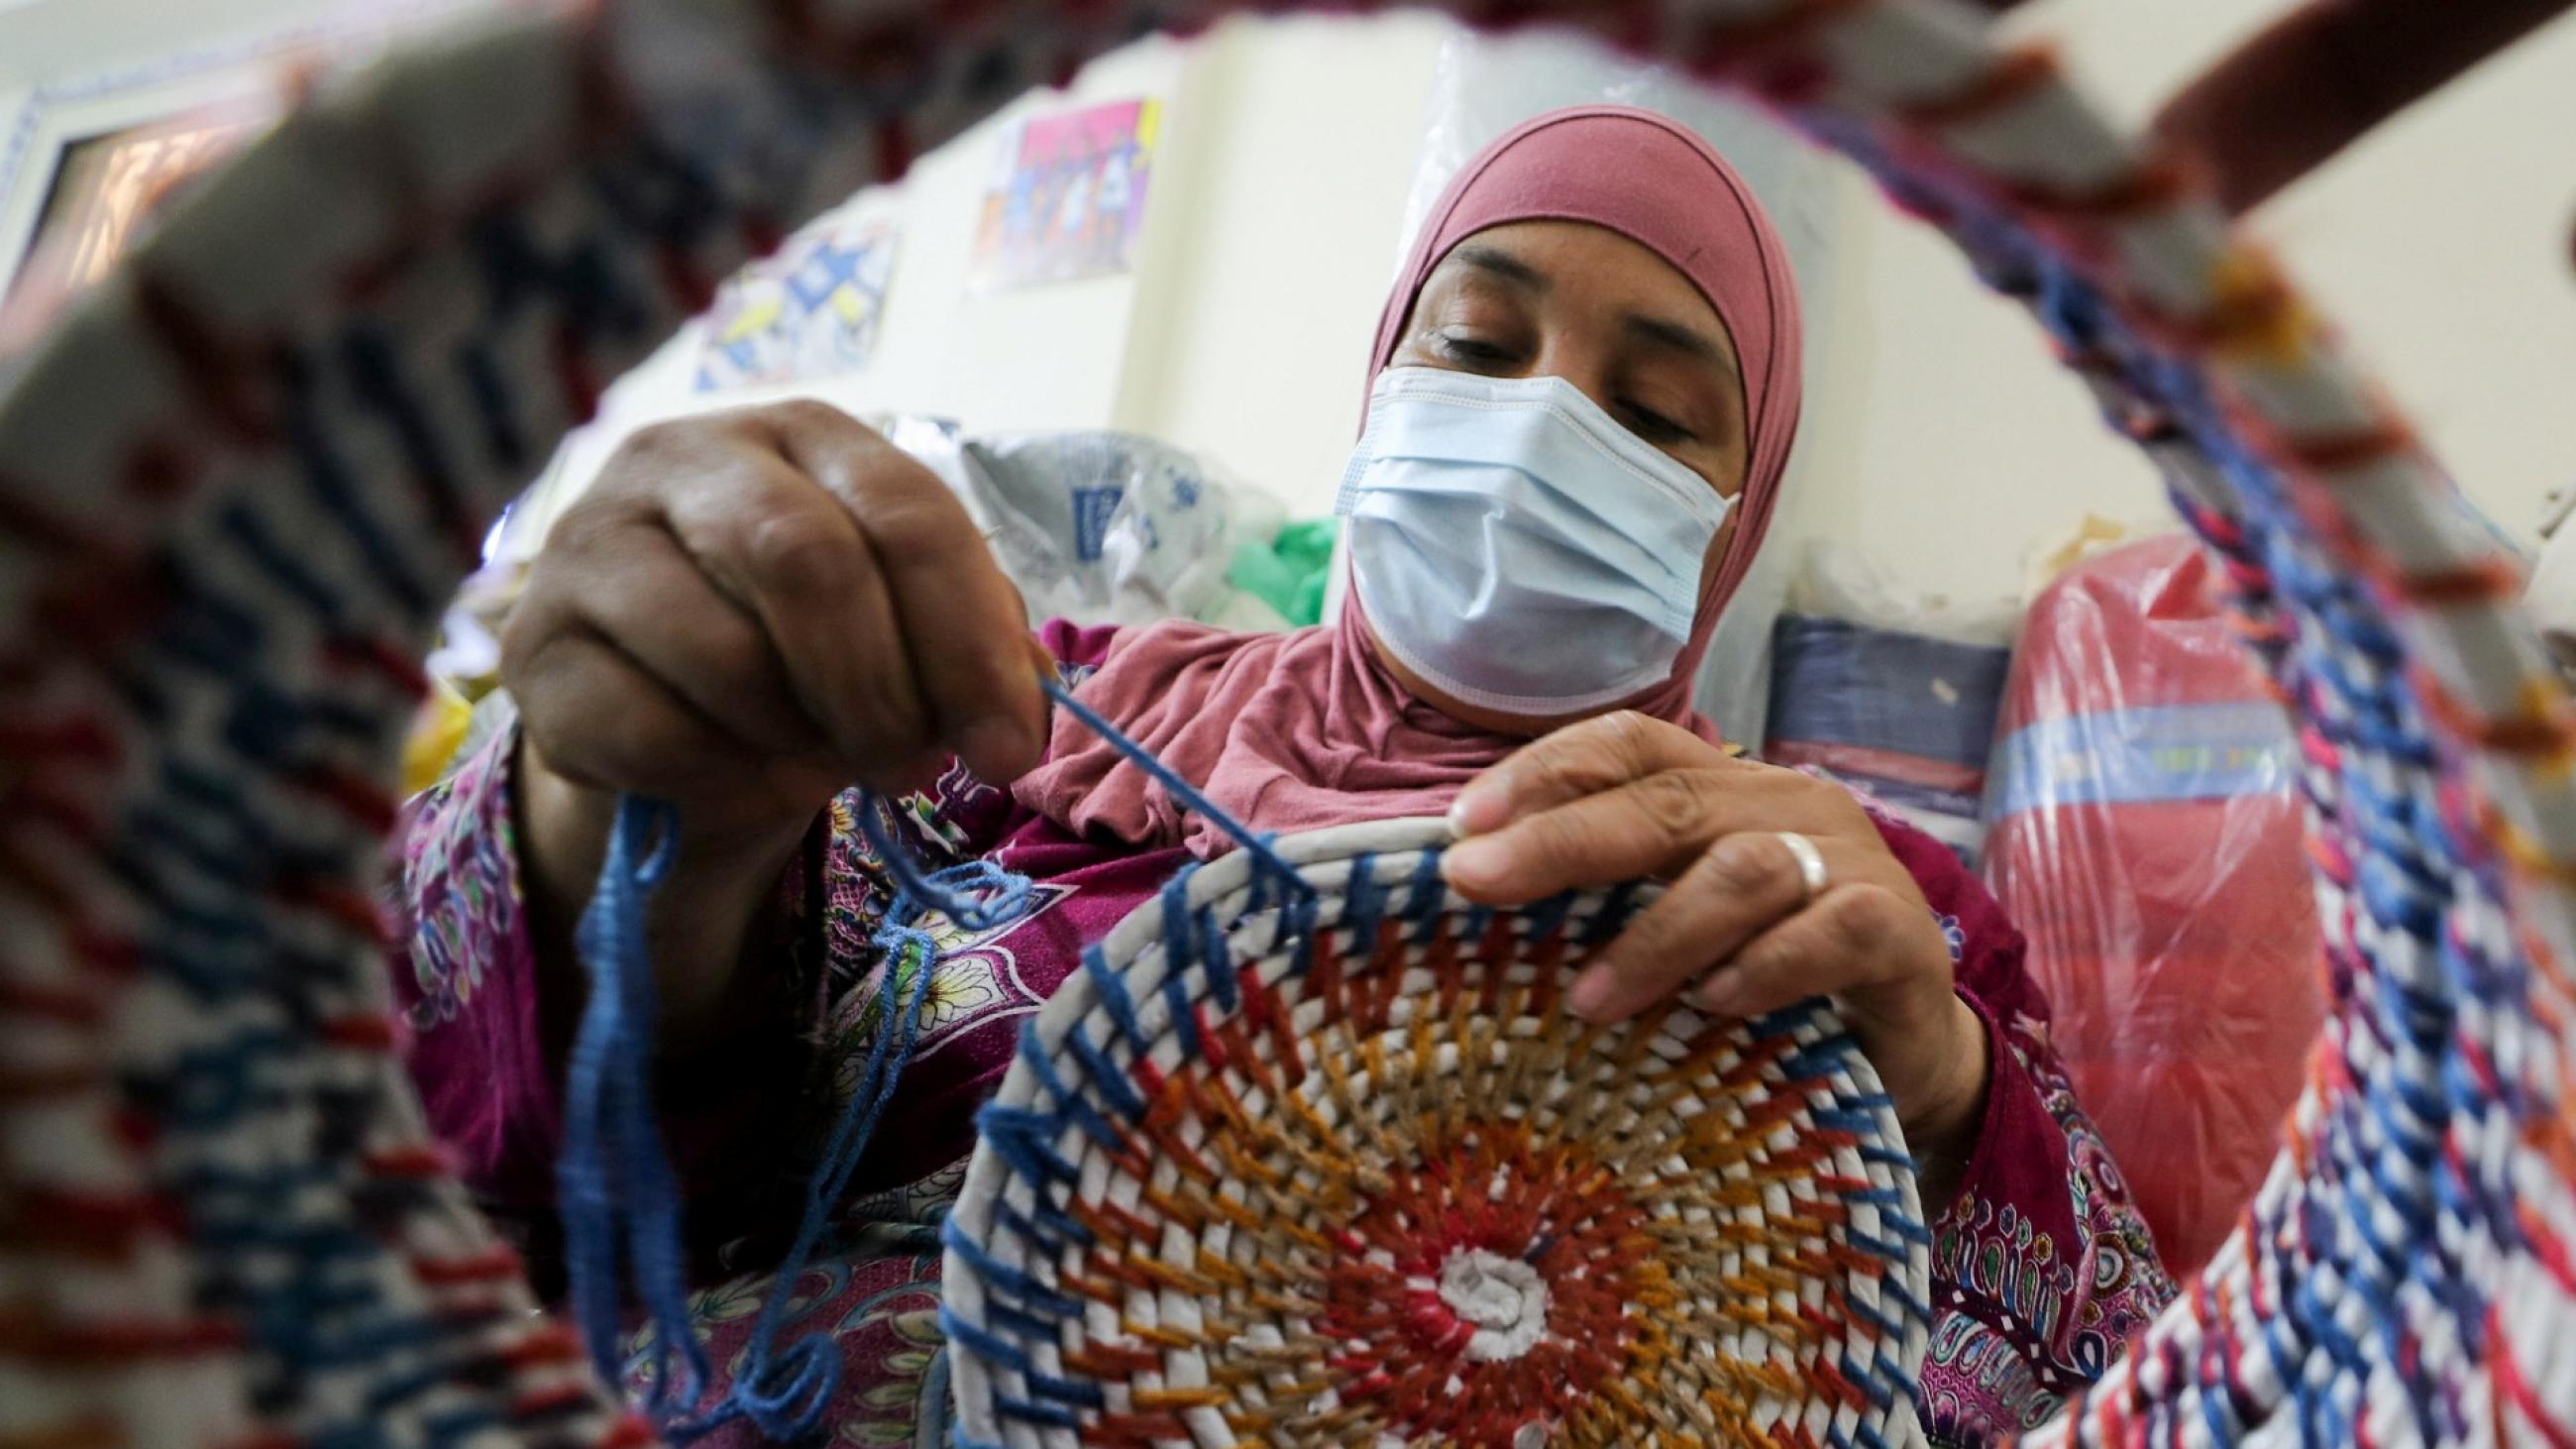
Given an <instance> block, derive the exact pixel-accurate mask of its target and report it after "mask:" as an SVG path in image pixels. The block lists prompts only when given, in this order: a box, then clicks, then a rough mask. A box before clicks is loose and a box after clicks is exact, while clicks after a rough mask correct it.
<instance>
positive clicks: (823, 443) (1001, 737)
mask: <svg viewBox="0 0 2576 1449" xmlns="http://www.w3.org/2000/svg"><path fill="white" fill-rule="evenodd" d="M780 436H781V439H782V441H783V443H784V445H785V447H786V451H787V455H788V458H789V460H790V461H791V462H793V463H794V464H796V465H797V466H798V467H800V468H801V469H803V470H804V472H805V473H806V474H807V475H808V476H810V477H812V478H814V479H815V480H816V481H818V482H820V483H821V484H823V486H824V487H825V488H826V489H828V490H830V491H831V492H832V493H833V494H835V495H836V496H838V497H840V498H841V499H842V500H843V501H844V502H845V503H847V504H848V505H849V507H850V509H851V511H852V512H853V513H854V514H855V515H856V516H857V517H858V518H859V520H860V522H861V527H862V530H863V531H864V532H865V533H866V534H867V537H868V541H869V543H870V545H871V546H872V547H873V548H874V549H875V550H876V555H877V558H878V560H879V561H880V563H881V565H882V566H883V568H884V570H885V575H886V584H887V589H888V592H889V593H890V594H891V595H892V597H893V599H894V604H895V611H896V614H897V617H898V619H899V622H900V624H901V626H902V629H903V638H904V640H905V642H906V644H907V646H908V651H907V652H908V655H909V658H910V662H911V666H912V672H913V677H914V680H915V682H916V683H917V685H918V686H919V689H920V693H921V697H922V701H923V704H924V705H925V707H926V708H927V709H928V711H929V713H930V716H931V719H932V723H933V731H934V734H935V736H936V738H938V739H939V740H940V741H942V742H944V743H947V744H949V745H950V746H951V747H953V748H954V749H955V750H956V751H957V753H958V755H959V757H960V758H962V759H963V760H964V761H965V762H966V767H967V768H968V769H970V770H972V771H974V772H975V773H976V774H977V775H978V776H979V777H981V778H984V779H987V780H996V781H1006V780H1011V779H1016V778H1018V777H1019V776H1020V775H1021V774H1023V773H1025V772H1026V771H1027V770H1028V769H1029V768H1030V767H1032V766H1034V765H1035V764H1036V763H1037V762H1038V756H1039V752H1040V751H1041V750H1042V749H1043V748H1044V745H1045V738H1046V737H1045V728H1046V703H1045V698H1044V696H1043V695H1042V694H1041V692H1040V690H1039V688H1038V676H1037V675H1036V674H1035V673H1034V672H1032V671H1031V670H1030V669H1029V667H1028V642H1027V641H1028V616H1027V613H1026V606H1025V605H1024V604H1022V602H1021V601H1020V594H1019V591H1018V590H1017V589H1016V588H1014V587H1012V585H1011V582H1010V580H1009V579H1007V578H1006V577H1004V576H1003V573H1002V570H1001V568H1000V566H999V565H997V564H996V563H994V561H993V551H992V549H991V548H990V547H989V546H987V545H986V544H985V542H984V535H983V532H982V530H980V529H978V528H976V526H975V521H974V519H973V518H971V517H970V516H968V514H967V512H966V509H965V506H964V505H963V504H962V503H960V502H959V501H958V499H957V495H956V494H955V493H953V492H951V491H950V490H949V488H948V485H947V484H945V483H942V482H941V481H940V480H939V478H938V476H937V475H936V474H934V473H932V472H931V471H930V470H929V469H928V468H925V467H923V466H922V465H921V464H920V463H919V462H918V461H916V460H915V459H913V458H912V457H911V456H910V455H908V454H906V453H904V452H903V451H902V450H901V449H899V448H896V447H895V446H894V445H893V444H891V443H889V442H887V441H886V440H885V439H884V438H882V437H880V436H878V435H877V434H876V433H874V432H872V431H870V430H869V429H867V428H865V427H861V426H860V425H858V424H857V423H856V422H855V421H852V420H851V419H849V418H846V417H843V416H841V415H839V414H837V413H832V412H830V411H829V410H828V409H826V410H824V411H823V413H821V414H819V415H812V414H790V415H787V417H786V418H785V419H784V421H783V422H782V424H781V434H780Z"/></svg>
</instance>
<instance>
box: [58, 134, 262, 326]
mask: <svg viewBox="0 0 2576 1449" xmlns="http://www.w3.org/2000/svg"><path fill="white" fill-rule="evenodd" d="M275 116H276V106H275V105H274V104H273V103H269V102H266V101H262V102H257V103H253V102H243V103H239V104H234V105H227V106H223V107H219V108H213V109H208V110H203V111H194V112H190V113H188V114H186V115H183V116H176V117H172V118H170V119H168V120H163V121H155V122H152V123H150V124H148V125H141V126H130V127H127V128H125V129H123V130H117V131H109V132H106V133H103V134H100V135H95V136H87V137H83V138H82V139H80V140H77V141H74V142H72V143H70V144H69V145H67V146H64V147H63V148H62V151H61V153H60V154H59V156H58V157H57V159H56V161H55V163H54V173H53V176H52V177H51V179H50V180H48V181H47V183H46V186H45V200H44V205H43V208H42V209H41V211H40V212H39V213H38V216H37V221H36V230H35V233H34V235H33V236H32V237H31V238H30V240H29V242H28V246H27V252H26V262H25V264H24V265H22V266H21V267H20V268H19V270H18V274H17V276H16V277H15V278H13V279H12V282H11V288H10V290H11V293H12V295H13V296H17V295H20V294H25V295H28V296H30V297H32V296H34V295H36V294H39V293H42V294H47V295H49V296H52V297H60V296H65V295H68V294H71V293H75V292H79V291H82V290H85V289H86V288H87V287H88V286H89V285H90V284H91V283H93V282H95V281H97V280H98V279H99V278H101V277H104V276H106V275H107V273H108V269H109V268H111V267H113V266H115V265H116V262H117V259H118V258H119V257H122V256H124V255H125V253H126V252H127V251H128V250H129V249H131V248H132V247H133V245H134V243H135V242H136V241H137V240H138V239H139V238H140V237H141V235H142V233H143V230H144V228H145V226H146V225H147V224H148V223H149V222H151V221H152V220H153V219H154V218H155V217H156V216H157V215H159V213H160V212H161V210H162V209H163V208H165V207H166V206H167V205H169V204H170V202H171V201H172V200H173V199H174V198H175V197H176V196H177V195H178V193H179V191H180V190H181V189H182V187H183V186H184V185H185V184H186V183H187V182H188V181H190V180H192V179H194V178H196V177H198V176H201V175H203V174H205V173H206V172H208V171H210V170H211V169H212V168H213V166H214V163H215V162H217V161H220V160H222V159H223V158H224V157H225V156H227V155H229V154H231V152H232V151H233V150H234V149H235V148H236V147H239V146H241V145H243V144H244V143H246V142H248V141H250V140H251V139H252V138H253V137H254V136H256V135H257V134H258V133H259V132H260V131H261V130H263V129H265V128H266V127H267V125H268V124H269V122H271V121H272V120H274V119H275Z"/></svg>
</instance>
